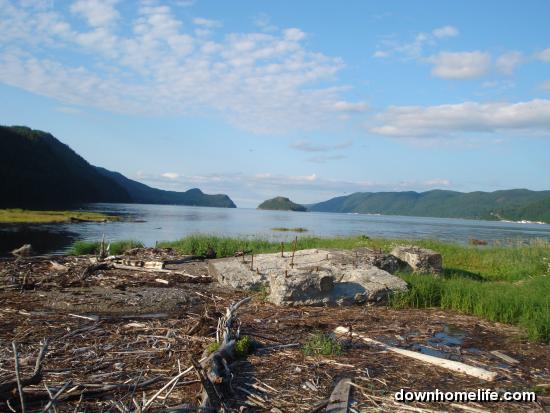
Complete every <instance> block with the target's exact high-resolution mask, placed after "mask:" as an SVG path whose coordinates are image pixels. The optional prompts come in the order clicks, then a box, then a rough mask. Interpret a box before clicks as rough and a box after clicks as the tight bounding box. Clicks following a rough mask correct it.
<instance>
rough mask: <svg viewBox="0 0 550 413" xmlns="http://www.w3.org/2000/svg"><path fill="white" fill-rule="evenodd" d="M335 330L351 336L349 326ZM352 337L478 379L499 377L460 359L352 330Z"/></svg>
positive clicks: (337, 332) (490, 379)
mask: <svg viewBox="0 0 550 413" xmlns="http://www.w3.org/2000/svg"><path fill="white" fill-rule="evenodd" d="M334 332H335V333H336V334H338V335H342V336H349V335H350V331H349V329H348V328H347V327H342V326H340V327H336V329H335V330H334ZM351 336H352V337H358V338H360V339H361V340H363V341H364V342H366V343H369V344H374V345H376V346H380V347H382V348H384V349H385V350H388V351H391V352H393V353H397V354H401V355H402V356H406V357H410V358H413V359H416V360H419V361H422V362H424V363H428V364H433V365H436V366H439V367H443V368H446V369H448V370H452V371H456V372H458V373H462V374H467V375H469V376H473V377H477V378H478V379H482V380H487V381H493V380H495V379H496V378H497V373H495V372H492V371H488V370H485V369H482V368H479V367H473V366H469V365H468V364H464V363H461V362H459V361H454V360H447V359H443V358H440V357H434V356H430V355H428V354H422V353H418V352H416V351H411V350H405V349H403V348H399V347H393V346H389V345H387V344H385V343H382V342H380V341H377V340H373V339H372V338H369V337H367V336H364V335H362V334H358V333H355V332H351Z"/></svg>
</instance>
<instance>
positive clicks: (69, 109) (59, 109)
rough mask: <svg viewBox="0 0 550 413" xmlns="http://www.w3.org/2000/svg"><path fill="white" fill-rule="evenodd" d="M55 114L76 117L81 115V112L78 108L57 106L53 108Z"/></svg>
mask: <svg viewBox="0 0 550 413" xmlns="http://www.w3.org/2000/svg"><path fill="white" fill-rule="evenodd" d="M55 110H56V111H57V112H61V113H66V114H68V115H78V114H80V113H82V111H81V110H80V109H78V108H75V107H72V106H58V107H56V108H55Z"/></svg>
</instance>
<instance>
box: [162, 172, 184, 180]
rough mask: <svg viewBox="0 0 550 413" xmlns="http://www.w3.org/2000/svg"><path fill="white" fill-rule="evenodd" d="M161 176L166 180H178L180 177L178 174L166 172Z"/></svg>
mask: <svg viewBox="0 0 550 413" xmlns="http://www.w3.org/2000/svg"><path fill="white" fill-rule="evenodd" d="M160 176H162V177H163V178H166V179H178V178H179V177H180V174H178V173H176V172H164V173H162V174H160Z"/></svg>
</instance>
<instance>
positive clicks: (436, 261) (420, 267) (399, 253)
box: [391, 245, 443, 275]
mask: <svg viewBox="0 0 550 413" xmlns="http://www.w3.org/2000/svg"><path fill="white" fill-rule="evenodd" d="M391 254H392V255H393V256H395V257H397V258H399V259H400V260H401V261H402V262H404V263H405V264H406V265H407V266H408V267H409V268H410V269H411V270H412V271H413V272H415V273H420V274H436V275H437V274H441V272H442V271H443V259H442V258H441V254H439V253H438V252H435V251H432V250H430V249H426V248H420V247H415V246H413V245H405V246H398V247H395V248H394V249H393V250H392V252H391Z"/></svg>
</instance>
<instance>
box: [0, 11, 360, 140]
mask: <svg viewBox="0 0 550 413" xmlns="http://www.w3.org/2000/svg"><path fill="white" fill-rule="evenodd" d="M0 1H2V9H3V10H2V12H3V17H2V19H0V82H2V83H5V84H9V85H11V86H14V87H19V88H22V89H25V90H27V91H30V92H32V93H36V94H39V95H43V96H48V97H51V98H54V99H57V100H58V101H59V102H60V104H61V105H74V104H76V105H79V106H88V107H95V108H99V109H102V110H107V111H112V112H117V113H127V114H143V113H147V114H150V115H152V116H158V115H183V116H186V115H190V114H192V115H196V114H207V115H209V116H211V115H212V114H214V115H215V116H221V117H223V118H224V119H226V120H228V121H229V122H230V123H232V124H234V125H236V126H237V127H240V128H243V129H246V130H249V131H252V132H256V133H275V132H284V131H287V130H297V129H306V130H307V129H317V128H321V127H323V125H326V124H330V123H333V122H335V121H338V119H339V115H340V114H341V112H342V111H344V112H347V113H348V114H349V115H352V114H353V113H356V112H359V111H361V110H364V109H365V108H366V105H365V104H364V103H362V102H347V101H345V100H343V97H342V93H343V91H344V90H345V88H344V87H343V86H342V85H341V84H340V83H339V81H338V79H337V74H338V73H339V71H340V70H341V69H342V68H343V67H344V63H343V61H342V60H341V59H340V58H338V57H331V56H326V55H323V54H322V53H319V52H316V51H311V50H309V49H308V48H307V47H306V46H305V45H304V44H303V43H302V41H303V40H304V38H305V36H306V35H305V33H304V32H303V31H302V30H300V29H299V28H288V29H286V30H279V29H277V30H275V31H273V32H270V33H257V32H252V33H215V36H208V37H207V36H206V34H208V33H202V32H201V33H195V32H194V30H195V29H198V27H197V26H196V25H195V26H191V27H190V28H189V29H188V30H187V31H186V30H185V28H186V27H189V25H186V24H184V23H183V22H182V20H181V19H179V18H178V17H177V16H176V15H175V14H174V13H173V12H172V10H171V9H170V7H169V6H166V5H156V3H154V2H142V3H141V5H140V6H139V7H138V8H137V9H136V10H135V13H136V14H135V16H126V15H125V16H124V18H125V19H124V21H122V18H121V17H122V16H121V14H120V13H119V12H118V11H117V8H116V6H117V4H116V1H114V0H104V1H101V2H99V3H95V2H92V1H91V0H77V1H76V2H75V3H74V4H73V6H72V7H71V11H72V12H73V13H76V14H78V15H79V16H82V17H84V18H85V19H86V21H87V22H88V24H89V25H90V26H91V30H82V29H79V28H78V27H77V26H73V25H71V19H70V16H63V15H62V14H61V13H58V12H57V11H56V10H53V9H47V10H45V11H44V10H42V9H40V10H39V9H37V8H21V7H17V4H16V3H11V2H7V1H6V0H0ZM94 4H97V5H98V6H97V7H92V6H93V5H94ZM4 5H5V7H4ZM195 23H198V24H199V26H200V27H202V29H201V30H219V29H216V28H215V27H213V26H215V24H213V21H211V20H208V19H204V18H197V19H195ZM128 24H130V29H131V30H125V26H126V25H128ZM205 25H206V26H209V27H208V28H207V27H206V26H205ZM214 39H215V40H214ZM75 46H76V47H75ZM65 50H71V53H75V54H77V56H76V57H79V56H78V55H80V56H83V57H84V58H83V59H76V58H71V59H66V58H65V56H64V52H65ZM75 61H78V62H81V63H80V65H75V64H73V63H72V62H75Z"/></svg>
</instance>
